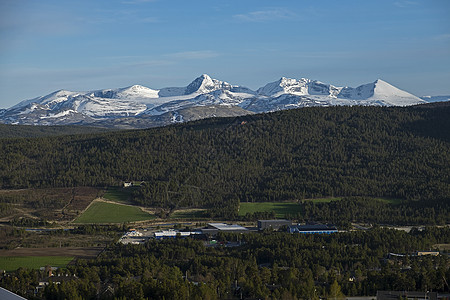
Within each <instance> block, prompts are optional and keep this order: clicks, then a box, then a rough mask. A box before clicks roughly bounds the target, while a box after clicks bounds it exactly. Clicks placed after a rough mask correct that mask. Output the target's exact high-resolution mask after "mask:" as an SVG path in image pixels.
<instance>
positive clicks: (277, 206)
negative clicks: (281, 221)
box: [239, 202, 302, 218]
mask: <svg viewBox="0 0 450 300" xmlns="http://www.w3.org/2000/svg"><path fill="white" fill-rule="evenodd" d="M263 211H269V212H270V211H274V212H275V216H276V217H277V218H284V217H285V215H286V214H296V213H299V212H301V211H302V206H301V205H300V204H298V203H286V202H255V203H251V202H241V203H240V207H239V216H245V215H246V214H247V213H254V212H263Z"/></svg>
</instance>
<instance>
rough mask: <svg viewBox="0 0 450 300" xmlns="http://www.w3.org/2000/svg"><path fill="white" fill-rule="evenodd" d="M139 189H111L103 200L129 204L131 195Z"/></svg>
mask: <svg viewBox="0 0 450 300" xmlns="http://www.w3.org/2000/svg"><path fill="white" fill-rule="evenodd" d="M136 188H137V187H128V188H121V187H109V188H108V189H107V190H106V192H105V194H104V195H103V198H105V199H107V200H109V201H114V202H118V203H126V204H129V203H130V202H129V199H130V196H131V193H132V192H133V191H134V190H135V189H136Z"/></svg>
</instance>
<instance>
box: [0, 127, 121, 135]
mask: <svg viewBox="0 0 450 300" xmlns="http://www.w3.org/2000/svg"><path fill="white" fill-rule="evenodd" d="M111 130H112V129H107V128H101V127H89V126H74V125H59V126H58V125H55V126H33V125H6V124H0V138H35V137H44V136H61V135H70V134H86V133H100V132H105V131H111Z"/></svg>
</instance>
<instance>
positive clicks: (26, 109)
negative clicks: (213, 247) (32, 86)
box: [0, 74, 427, 128]
mask: <svg viewBox="0 0 450 300" xmlns="http://www.w3.org/2000/svg"><path fill="white" fill-rule="evenodd" d="M421 103H427V101H426V100H423V99H420V98H418V97H416V96H414V95H412V94H410V93H407V92H405V91H403V90H400V89H398V88H396V87H394V86H392V85H390V84H389V83H387V82H385V81H383V80H381V79H378V80H376V81H375V82H372V83H368V84H364V85H361V86H358V87H356V88H351V87H336V86H333V85H331V84H326V83H322V82H320V81H317V80H310V79H306V78H301V79H299V80H297V79H290V78H285V77H282V78H280V79H279V80H277V81H275V82H271V83H268V84H266V85H265V86H263V87H261V88H259V89H257V90H256V91H253V90H251V89H249V88H246V87H242V86H238V85H231V84H229V83H227V82H224V81H220V80H217V79H212V78H211V77H209V76H208V75H206V74H204V75H201V76H200V77H198V78H196V79H195V80H194V81H192V82H191V83H190V84H189V85H188V86H186V87H170V88H162V89H160V90H155V89H151V88H148V87H145V86H141V85H133V86H130V87H126V88H119V89H106V90H97V91H89V92H71V91H65V90H60V91H56V92H54V93H51V94H49V95H46V96H41V97H37V98H34V99H30V100H25V101H22V102H20V103H19V104H17V105H14V106H13V107H11V108H9V109H6V110H3V111H0V122H2V123H8V124H27V125H70V124H77V125H94V126H107V127H123V128H145V127H154V126H162V125H167V124H170V123H176V122H183V121H190V120H195V119H201V118H207V117H224V116H238V115H245V114H252V113H262V112H271V111H276V110H283V109H291V108H299V107H310V106H330V105H377V106H408V105H415V104H421Z"/></svg>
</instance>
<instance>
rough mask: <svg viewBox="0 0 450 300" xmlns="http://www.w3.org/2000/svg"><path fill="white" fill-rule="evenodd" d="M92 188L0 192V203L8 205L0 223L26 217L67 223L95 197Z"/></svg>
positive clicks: (96, 194)
mask: <svg viewBox="0 0 450 300" xmlns="http://www.w3.org/2000/svg"><path fill="white" fill-rule="evenodd" d="M100 193H101V190H100V189H97V188H92V187H76V188H50V189H22V190H0V203H4V204H5V205H7V206H8V208H7V209H4V211H3V213H2V214H0V221H3V222H5V221H9V220H12V219H14V218H19V217H26V218H30V219H46V220H48V221H70V220H73V219H74V218H75V217H76V216H78V214H79V213H80V212H81V211H83V210H84V209H85V208H86V207H87V206H88V205H89V204H90V203H91V202H92V200H94V199H95V198H96V197H98V195H99V194H100Z"/></svg>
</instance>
